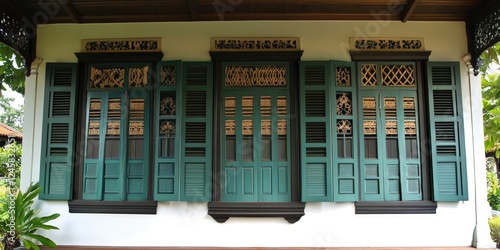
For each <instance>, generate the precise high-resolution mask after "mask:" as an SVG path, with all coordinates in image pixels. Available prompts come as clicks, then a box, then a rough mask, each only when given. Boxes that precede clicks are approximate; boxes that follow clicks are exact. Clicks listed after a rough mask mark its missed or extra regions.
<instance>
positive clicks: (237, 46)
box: [211, 37, 300, 51]
mask: <svg viewBox="0 0 500 250" xmlns="http://www.w3.org/2000/svg"><path fill="white" fill-rule="evenodd" d="M211 44H212V46H211V49H212V51H293V50H300V39H299V38H297V37H276V38H258V37H255V38H246V37H236V38H224V37H221V38H212V39H211Z"/></svg>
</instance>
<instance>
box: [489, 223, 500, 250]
mask: <svg viewBox="0 0 500 250" xmlns="http://www.w3.org/2000/svg"><path fill="white" fill-rule="evenodd" d="M488 224H489V225H490V235H491V239H492V240H493V241H494V242H495V243H497V245H498V244H500V217H498V216H494V217H492V218H490V219H488Z"/></svg>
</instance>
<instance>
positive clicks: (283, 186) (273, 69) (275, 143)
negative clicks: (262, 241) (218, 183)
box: [220, 65, 291, 202]
mask: <svg viewBox="0 0 500 250" xmlns="http://www.w3.org/2000/svg"><path fill="white" fill-rule="evenodd" d="M224 73H225V81H224V86H223V88H222V99H223V103H222V105H221V109H222V110H221V114H222V121H221V123H220V124H221V125H222V128H221V131H222V136H223V140H222V150H221V152H222V157H221V158H222V171H221V175H222V176H221V177H222V183H223V185H222V194H221V201H225V202H288V201H290V199H291V192H290V173H291V169H290V157H289V155H290V138H289V136H290V135H289V133H288V127H289V115H288V114H289V112H288V110H289V108H288V100H289V98H288V96H289V90H288V86H287V84H286V83H287V79H286V78H287V72H286V67H285V66H281V65H262V66H260V65H238V66H235V65H226V66H225V68H224Z"/></svg>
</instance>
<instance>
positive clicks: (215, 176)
mask: <svg viewBox="0 0 500 250" xmlns="http://www.w3.org/2000/svg"><path fill="white" fill-rule="evenodd" d="M302 53H303V51H287V52H267V51H266V52H213V51H212V52H210V56H211V57H212V62H213V63H214V100H219V99H220V97H221V91H222V80H223V78H222V77H223V76H222V72H223V71H222V64H223V63H226V62H271V61H281V62H288V63H289V67H290V68H289V72H290V102H289V103H290V114H291V117H292V118H291V119H290V128H289V131H290V139H291V142H290V145H299V143H298V142H299V139H300V133H299V119H297V117H299V115H298V114H299V106H298V98H299V90H298V82H299V73H298V72H299V61H300V57H301V56H302ZM213 110H214V125H213V138H214V142H213V148H214V149H217V148H220V145H221V143H222V139H221V138H222V136H221V131H220V127H221V126H220V124H219V123H220V116H221V114H220V112H219V111H220V107H219V106H218V104H214V109H213ZM299 150H300V148H299V147H294V146H292V148H291V151H290V152H291V154H290V155H291V157H292V158H291V159H290V162H291V164H292V165H291V180H290V181H291V201H290V202H222V201H221V194H220V191H221V185H222V182H221V179H220V176H221V162H222V161H221V155H220V154H214V156H213V165H212V166H213V168H212V182H213V185H212V202H209V203H208V214H209V215H211V216H212V217H213V218H214V219H215V220H216V221H218V222H225V221H226V220H228V219H229V218H230V217H283V218H285V219H286V220H287V221H288V222H290V223H295V222H296V221H298V220H299V219H300V218H301V217H302V216H303V215H304V208H305V203H303V202H300V197H301V195H300V173H299V172H300V166H299V162H300V159H299V155H300V153H299Z"/></svg>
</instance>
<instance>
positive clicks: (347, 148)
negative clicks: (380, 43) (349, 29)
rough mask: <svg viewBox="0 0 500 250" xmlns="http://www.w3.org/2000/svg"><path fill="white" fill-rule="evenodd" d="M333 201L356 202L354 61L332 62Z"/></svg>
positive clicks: (356, 159)
mask: <svg viewBox="0 0 500 250" xmlns="http://www.w3.org/2000/svg"><path fill="white" fill-rule="evenodd" d="M330 72H331V79H332V80H331V83H330V87H331V92H330V93H331V94H330V96H331V98H330V100H331V103H330V105H331V109H330V113H331V114H332V116H333V117H332V118H333V119H332V129H331V131H332V136H331V138H332V145H333V150H332V156H331V157H333V200H334V201H336V202H342V201H346V202H350V201H357V200H358V199H359V195H358V150H357V146H356V144H357V142H358V137H357V131H358V130H356V127H357V119H356V117H357V114H356V113H357V112H356V111H357V106H356V103H357V101H356V80H355V76H356V74H355V70H354V63H352V62H341V61H331V64H330Z"/></svg>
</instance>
